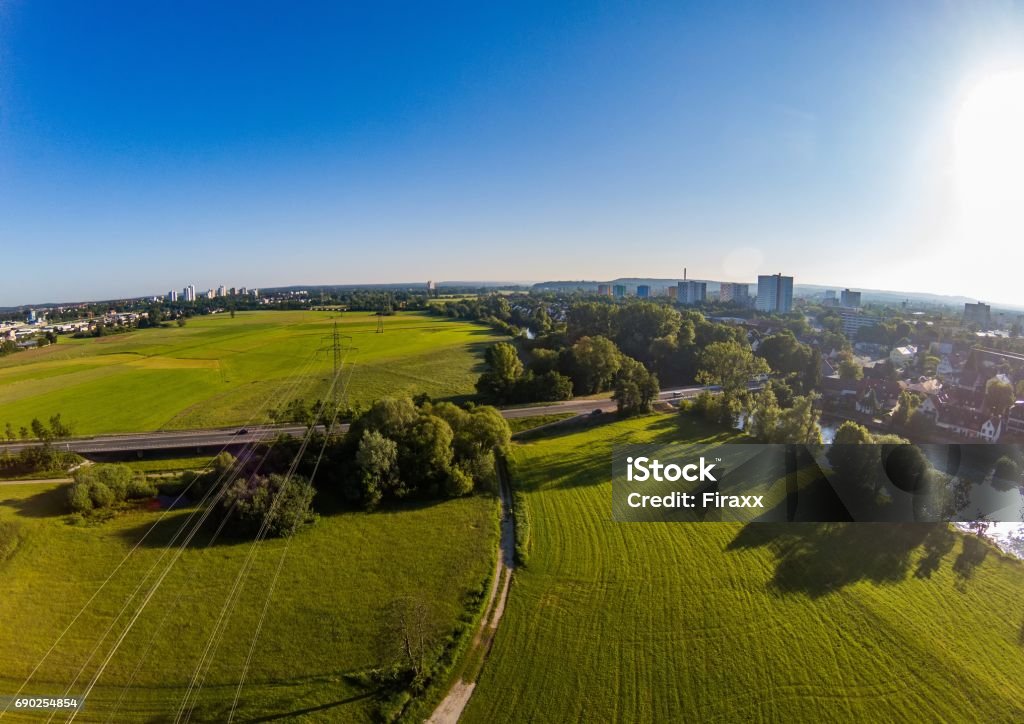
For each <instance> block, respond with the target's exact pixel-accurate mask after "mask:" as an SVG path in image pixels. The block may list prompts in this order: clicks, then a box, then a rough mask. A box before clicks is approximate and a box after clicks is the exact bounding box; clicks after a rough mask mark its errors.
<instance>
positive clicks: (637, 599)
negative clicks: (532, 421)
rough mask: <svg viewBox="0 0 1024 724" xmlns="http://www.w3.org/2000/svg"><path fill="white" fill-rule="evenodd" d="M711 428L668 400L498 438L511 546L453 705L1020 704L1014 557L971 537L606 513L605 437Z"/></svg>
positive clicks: (961, 712)
mask: <svg viewBox="0 0 1024 724" xmlns="http://www.w3.org/2000/svg"><path fill="white" fill-rule="evenodd" d="M726 437H727V436H726ZM711 438H714V439H717V440H721V439H723V436H722V434H720V433H714V432H712V431H710V430H709V429H708V428H706V427H705V426H704V425H703V424H702V423H698V422H694V421H684V420H681V418H680V417H679V416H677V415H675V416H654V417H648V418H643V419H637V420H632V421H625V422H616V423H612V424H608V425H604V426H601V427H598V428H594V429H592V430H588V431H581V432H575V433H572V434H563V435H559V436H555V437H551V438H550V439H544V440H540V441H536V442H531V443H525V444H522V445H519V446H517V455H516V467H517V470H516V472H515V474H514V475H515V478H516V484H517V485H518V486H519V488H520V489H522V490H524V491H525V497H526V500H527V503H528V506H529V512H530V515H531V518H532V521H531V528H532V536H531V541H532V543H531V548H530V558H529V562H528V565H527V567H526V568H525V569H520V570H518V571H517V572H516V574H515V579H514V582H513V585H512V591H511V594H510V598H509V601H508V605H507V609H506V611H505V615H504V618H503V619H502V622H501V626H500V627H499V630H498V634H497V639H496V641H495V643H494V647H493V649H492V651H491V655H490V658H489V659H488V661H487V663H486V664H485V667H484V670H483V673H482V676H481V679H480V681H479V684H478V686H477V688H476V691H475V693H474V694H473V697H472V699H471V700H470V702H469V705H468V708H467V710H466V715H465V717H464V721H468V722H496V721H550V722H558V721H651V722H653V721H659V722H660V721H701V722H714V721H777V722H793V721H815V722H818V721H921V722H935V721H990V722H1011V721H1017V722H1019V721H1024V565H1022V563H1021V562H1019V561H1016V560H1012V559H1008V558H1006V557H1004V556H1003V555H1001V554H1000V553H998V552H997V551H996V550H995V549H992V548H990V547H989V546H988V545H986V544H984V543H981V542H979V541H978V540H977V539H975V538H972V537H967V536H963V535H960V534H958V533H955V532H953V531H951V530H950V529H949V528H948V527H946V526H934V525H903V526H887V525H871V524H860V525H811V524H801V525H765V524H762V525H751V526H746V527H744V526H742V525H739V524H729V523H678V524H671V523H668V524H665V523H632V524H623V523H615V522H613V521H612V520H611V483H610V460H611V447H612V445H613V444H615V443H616V442H618V443H620V444H621V443H626V442H631V443H632V442H644V441H651V442H654V441H658V442H662V441H669V440H681V441H686V440H693V441H698V440H704V439H709V440H710V439H711Z"/></svg>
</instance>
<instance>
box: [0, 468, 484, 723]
mask: <svg viewBox="0 0 1024 724" xmlns="http://www.w3.org/2000/svg"><path fill="white" fill-rule="evenodd" d="M64 495H65V486H52V485H51V486H41V485H7V486H0V578H2V580H3V581H4V585H3V586H0V611H2V615H0V652H3V653H2V656H0V659H2V665H0V692H3V693H6V694H13V693H14V691H16V690H17V689H18V687H19V686H20V685H21V684H22V682H23V681H24V679H25V677H26V676H28V674H29V672H30V671H31V670H32V667H33V666H34V665H35V664H36V663H37V662H38V661H39V660H40V658H41V657H42V655H43V653H44V652H45V651H46V650H47V648H48V647H49V646H50V645H51V644H52V643H53V642H54V641H55V640H56V639H57V637H58V635H59V633H60V632H61V630H62V629H63V628H64V627H65V626H67V625H68V624H69V622H70V621H71V620H72V618H73V617H74V615H75V614H76V613H77V612H78V611H79V610H80V609H81V608H82V606H83V605H85V604H86V602H87V600H88V599H89V597H90V596H91V595H92V594H93V592H94V591H96V590H97V588H98V587H99V585H100V584H101V582H102V581H103V580H104V578H105V577H106V576H107V575H108V574H110V573H111V571H113V570H114V568H115V566H116V565H117V564H118V562H119V561H120V560H121V559H122V557H123V556H124V555H125V554H126V553H127V552H128V551H129V550H130V549H131V547H132V546H133V545H134V544H135V543H136V542H137V541H139V539H140V537H141V535H142V533H143V531H144V530H145V529H146V528H147V527H148V526H149V525H150V524H152V523H153V522H154V521H156V520H157V518H158V516H159V515H160V514H159V513H157V512H149V511H138V512H131V513H127V514H125V515H122V516H120V517H117V518H115V519H113V520H111V521H108V522H106V523H103V524H99V525H81V524H80V525H71V524H69V519H68V518H67V517H66V516H63V515H61V513H62V512H63V501H64ZM185 515H186V512H185V511H175V512H173V513H171V514H169V515H168V517H167V518H166V519H165V521H164V522H163V523H161V524H159V525H158V526H157V528H156V529H155V530H154V533H153V534H152V535H151V536H150V538H147V539H146V541H145V542H144V543H143V544H142V545H141V546H140V547H139V549H138V550H136V551H135V552H134V553H133V554H132V556H131V558H129V560H128V563H127V564H126V565H125V566H124V567H123V568H122V569H121V570H120V571H118V572H117V573H116V574H115V575H114V576H113V578H112V579H111V580H110V582H109V583H108V584H107V586H106V588H105V589H104V590H103V592H102V593H101V594H100V595H99V596H98V597H97V598H96V600H95V601H93V603H92V604H91V605H89V606H88V607H87V609H86V613H85V614H84V615H83V616H82V617H81V618H80V619H79V620H78V621H77V623H75V624H74V625H73V626H72V627H71V629H70V631H69V633H68V635H67V636H66V637H65V638H64V640H63V641H62V642H61V644H60V645H59V646H57V648H56V649H55V650H54V652H53V654H52V655H51V656H50V657H49V658H48V659H47V660H46V662H45V663H44V665H43V666H42V668H41V669H40V671H39V672H38V673H37V674H36V675H35V676H34V677H33V678H32V680H31V683H30V685H29V686H28V687H27V688H26V689H25V693H30V694H35V695H41V694H52V695H59V694H63V692H64V690H65V687H66V686H67V685H68V684H69V682H70V681H71V680H72V679H73V678H74V676H75V674H76V673H77V672H78V671H79V669H80V668H81V667H83V665H84V677H85V680H86V681H87V680H88V677H89V676H91V673H92V672H93V671H94V670H95V669H96V666H97V664H98V662H99V660H100V659H101V658H102V657H103V656H104V655H105V653H106V651H107V648H108V647H109V645H110V642H111V641H112V640H113V638H112V637H111V638H108V640H107V643H106V644H104V645H103V646H101V647H100V648H99V650H98V652H97V654H96V656H94V657H93V658H92V660H91V661H90V660H89V653H90V651H92V650H93V647H94V646H95V645H96V644H97V642H98V641H99V640H100V638H101V636H102V633H103V631H104V630H105V628H106V627H107V625H108V622H109V621H111V620H112V619H113V617H114V616H115V615H116V613H117V612H118V611H119V610H120V608H121V606H122V605H123V603H124V602H125V601H126V600H128V599H129V597H130V594H131V592H132V591H133V590H134V589H135V586H136V585H137V583H138V582H139V581H140V580H141V579H142V577H143V575H144V573H145V572H146V571H147V570H149V569H150V567H151V566H153V565H154V563H155V562H156V561H157V560H158V559H159V557H160V555H161V554H162V553H164V552H165V551H168V550H170V549H168V548H167V547H166V543H167V541H168V540H169V538H170V535H171V533H172V531H173V530H175V529H176V528H177V527H178V525H179V524H180V523H181V522H182V519H183V517H184V516H185ZM12 531H13V537H12ZM201 537H202V536H201ZM496 537H497V530H496V501H495V499H493V498H486V497H474V498H464V499H459V500H454V501H449V502H445V503H439V504H435V505H427V506H420V507H408V508H405V509H402V510H394V511H386V512H378V513H373V514H365V513H345V514H339V515H333V516H327V517H324V518H322V519H321V520H320V521H319V523H317V525H315V526H314V527H313V528H311V529H309V530H306V531H304V532H302V533H300V534H299V535H298V536H297V537H295V538H294V539H292V542H291V546H290V548H289V551H288V556H287V559H286V563H285V565H284V568H283V570H282V574H281V578H280V581H279V583H278V585H277V588H276V592H275V594H274V596H273V598H272V599H271V604H270V608H269V611H268V615H267V619H266V622H265V624H264V626H263V630H262V634H261V636H260V639H259V644H258V646H257V648H256V652H255V656H254V659H253V663H252V668H251V670H250V673H249V676H248V679H247V681H248V684H247V686H246V688H245V690H244V693H243V696H242V703H241V705H240V708H239V711H238V712H237V714H238V717H239V718H238V719H236V721H248V720H251V719H252V718H255V717H268V716H276V715H281V714H286V713H289V712H291V713H294V714H304V715H305V718H306V719H307V720H314V721H365V720H369V719H371V718H372V715H373V706H374V701H373V698H372V696H371V692H367V691H365V690H362V689H361V688H359V687H358V686H356V685H354V684H352V683H350V682H349V681H347V680H346V679H345V674H346V673H350V672H354V671H358V670H362V669H365V668H367V667H370V666H374V665H377V664H379V663H380V661H381V658H380V654H379V650H378V648H377V643H376V642H377V641H378V640H379V634H380V630H381V626H382V624H383V622H382V620H381V616H382V614H381V611H382V610H383V609H385V608H386V606H387V604H388V603H389V602H390V601H391V600H393V599H394V598H396V597H398V596H405V595H408V596H415V597H418V598H421V599H423V600H426V601H429V602H431V606H432V622H433V626H434V627H435V628H436V630H437V631H438V632H444V633H446V632H448V631H450V630H451V628H452V627H453V626H454V624H455V619H456V617H457V615H458V613H459V611H460V610H461V608H462V606H463V605H464V602H465V600H466V597H467V595H468V593H469V592H470V591H471V590H472V589H473V588H474V587H479V585H480V584H481V582H482V581H483V580H484V579H485V577H486V576H487V574H488V573H489V571H490V567H491V561H492V560H493V558H492V554H493V550H494V546H495V545H496ZM202 538H203V540H202V541H197V542H196V543H194V544H193V546H192V547H190V548H189V549H187V550H186V551H185V552H184V553H183V555H182V557H181V559H180V560H179V561H178V563H177V565H175V567H174V568H173V569H172V572H171V573H170V575H169V576H168V577H167V578H166V580H165V581H164V583H163V585H162V586H161V587H160V589H159V590H158V592H157V594H156V595H155V596H154V597H153V599H152V601H151V602H150V603H149V606H148V607H147V608H146V609H145V612H144V613H143V614H142V616H141V617H140V618H139V619H138V622H137V623H136V625H135V627H134V628H133V629H132V631H131V633H130V634H129V635H128V637H127V638H126V639H125V641H124V643H123V644H122V646H121V648H120V650H119V652H118V654H117V655H116V656H115V657H114V658H113V659H112V660H111V662H110V665H109V666H108V667H107V669H106V672H105V674H104V675H103V678H102V679H101V680H100V684H99V686H98V687H97V688H96V689H95V690H94V691H93V693H92V695H91V696H90V698H89V700H88V703H87V706H86V708H85V709H84V710H83V711H82V713H81V714H80V716H79V720H81V721H156V720H159V721H164V720H172V719H173V718H174V713H175V712H176V711H177V708H178V706H179V703H180V701H181V698H182V696H183V694H184V691H185V687H186V686H187V684H188V681H189V679H190V678H191V676H192V671H193V669H194V667H195V665H196V663H197V662H198V661H199V657H200V655H201V651H202V649H203V647H204V646H205V645H206V642H207V641H208V639H209V636H210V632H211V631H212V630H213V628H214V624H215V622H216V620H217V617H218V616H219V614H220V611H221V606H222V604H223V602H224V601H225V600H226V598H227V594H228V591H229V589H230V587H231V586H232V585H233V583H234V580H235V575H236V573H237V572H238V571H239V569H240V568H241V566H242V562H243V559H244V557H245V556H246V555H247V554H248V551H249V549H250V544H249V543H245V542H228V543H218V544H216V545H214V546H212V547H205V545H204V543H205V541H206V540H208V537H202ZM12 540H13V541H14V543H15V544H14V545H11V541H12ZM5 541H6V542H5ZM284 545H285V544H284V542H283V541H281V540H272V541H266V542H264V543H262V544H260V547H259V548H258V549H257V550H258V553H257V556H256V559H255V564H254V566H253V568H252V570H251V572H250V575H249V576H248V578H247V579H246V582H245V585H244V586H243V588H242V590H241V595H240V597H239V601H238V605H237V606H236V607H235V608H234V610H233V611H232V612H231V614H230V618H229V624H228V626H227V628H226V630H225V634H224V637H223V639H222V640H221V641H220V644H219V646H218V647H217V648H216V649H215V655H214V657H213V659H212V665H211V666H210V669H209V672H208V674H207V676H206V679H205V685H204V686H203V688H202V691H201V693H200V697H199V702H200V703H199V706H198V708H197V709H196V711H195V714H194V717H195V719H196V720H199V721H223V720H225V719H226V714H227V711H228V709H229V708H230V705H231V701H232V698H233V697H234V689H235V686H236V685H237V683H238V679H239V675H240V672H241V670H242V668H243V664H244V660H245V657H246V653H247V651H248V647H249V642H250V640H251V637H252V633H253V631H254V630H255V628H256V625H257V621H258V619H259V616H260V612H261V610H262V606H263V601H264V599H265V596H266V594H267V589H268V584H269V581H270V580H271V578H272V576H273V570H274V569H275V567H276V566H277V564H278V560H279V558H280V556H281V554H282V551H283V549H284ZM12 551H13V552H12ZM119 631H120V627H117V628H116V629H115V631H114V635H116V634H117V632H119ZM87 662H88V663H87ZM126 686H127V688H125V687H126ZM82 688H84V684H79V685H78V686H76V687H75V688H74V689H73V692H74V693H77V692H80V691H81V689H82ZM122 695H123V700H122ZM119 700H120V704H118V702H119ZM5 718H11V717H10V714H8V716H7V717H5Z"/></svg>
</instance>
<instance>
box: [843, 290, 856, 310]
mask: <svg viewBox="0 0 1024 724" xmlns="http://www.w3.org/2000/svg"><path fill="white" fill-rule="evenodd" d="M839 306H841V307H850V308H851V309H854V308H856V307H859V306H860V292H851V291H850V290H849V289H844V290H843V291H842V293H841V294H840V295H839Z"/></svg>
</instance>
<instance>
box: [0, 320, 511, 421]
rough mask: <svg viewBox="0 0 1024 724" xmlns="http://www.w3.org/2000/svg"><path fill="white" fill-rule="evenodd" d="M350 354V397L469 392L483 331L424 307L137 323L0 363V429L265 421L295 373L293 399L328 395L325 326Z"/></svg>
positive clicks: (489, 337) (486, 337) (485, 339)
mask: <svg viewBox="0 0 1024 724" xmlns="http://www.w3.org/2000/svg"><path fill="white" fill-rule="evenodd" d="M335 321H337V322H338V327H339V332H340V333H341V334H343V335H348V336H349V337H351V339H350V340H349V339H344V340H343V342H344V343H345V344H348V345H351V346H353V347H355V348H357V349H356V350H354V351H352V352H349V353H347V355H345V363H346V365H350V366H347V367H346V368H345V369H346V372H345V374H344V375H343V377H344V379H349V377H350V375H351V383H350V386H349V389H348V391H347V397H348V402H349V404H350V405H357V404H362V405H364V406H365V405H367V404H369V403H370V402H372V401H373V400H375V399H377V398H379V397H382V396H385V395H400V394H416V393H419V392H425V393H427V394H429V395H431V396H433V397H441V398H447V397H459V396H463V395H467V394H469V393H472V392H473V385H474V383H475V382H476V378H477V377H478V376H479V373H480V370H479V367H480V360H481V357H482V354H483V350H484V348H485V347H486V346H487V345H488V344H490V343H492V342H494V341H496V340H498V339H500V337H498V336H497V335H496V334H495V333H493V332H491V331H490V330H489V329H488V328H486V327H483V326H480V325H475V324H472V323H469V322H462V321H452V320H449V319H446V318H442V317H434V316H430V315H426V314H420V313H413V312H403V313H398V314H396V315H395V316H392V317H385V318H384V330H385V331H384V333H383V334H377V333H376V330H377V317H376V316H375V315H374V314H371V313H366V312H347V313H345V314H344V315H343V316H339V315H337V314H335V313H331V312H307V311H297V312H278V311H260V312H240V313H238V314H237V316H236V317H235V318H234V319H232V318H231V317H230V316H229V315H227V314H217V315H209V316H203V317H194V318H192V319H190V320H189V321H188V324H187V326H185V327H177V326H173V327H163V328H159V329H141V330H137V331H134V332H131V333H128V334H122V335H114V336H109V337H100V338H94V339H73V338H69V337H61V338H60V341H59V342H58V344H56V345H52V346H49V347H44V348H41V349H37V350H29V351H26V352H21V353H18V354H13V355H9V356H7V357H4V358H2V359H0V425H3V424H5V423H7V422H10V423H11V424H12V425H13V426H14V429H15V430H17V429H18V428H19V427H20V426H22V425H26V426H27V425H28V423H29V422H30V421H31V419H32V418H33V417H38V418H39V419H41V420H44V421H45V420H46V419H47V418H49V417H50V416H51V415H54V414H56V413H60V414H61V415H62V417H63V419H64V420H65V421H66V422H69V423H71V424H72V426H73V430H74V433H75V434H77V435H89V434H98V433H114V432H145V431H151V430H162V429H167V430H173V429H184V428H204V427H220V426H229V425H243V424H251V423H257V422H267V421H268V418H267V407H268V406H270V405H273V404H275V401H276V400H279V399H280V396H281V395H282V394H284V392H285V391H286V390H287V389H290V387H289V386H288V385H289V384H290V381H291V380H293V379H294V380H296V381H297V385H296V388H295V394H296V396H297V397H300V398H303V399H305V400H306V401H307V402H312V401H313V400H314V399H317V398H319V397H322V396H325V395H326V394H327V391H328V388H329V385H330V377H331V372H332V370H333V362H332V358H331V355H330V354H329V353H328V352H317V350H318V349H319V348H322V347H324V346H326V345H328V344H329V343H330V340H329V339H327V338H325V337H327V336H328V335H330V334H331V331H332V329H333V324H334V322H335Z"/></svg>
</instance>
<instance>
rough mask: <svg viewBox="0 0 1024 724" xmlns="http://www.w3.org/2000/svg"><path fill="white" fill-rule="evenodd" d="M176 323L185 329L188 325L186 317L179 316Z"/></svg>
mask: <svg viewBox="0 0 1024 724" xmlns="http://www.w3.org/2000/svg"><path fill="white" fill-rule="evenodd" d="M175 321H176V322H177V324H178V326H179V327H184V326H185V324H186V321H185V317H184V316H179V317H178V318H177V320H175Z"/></svg>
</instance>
